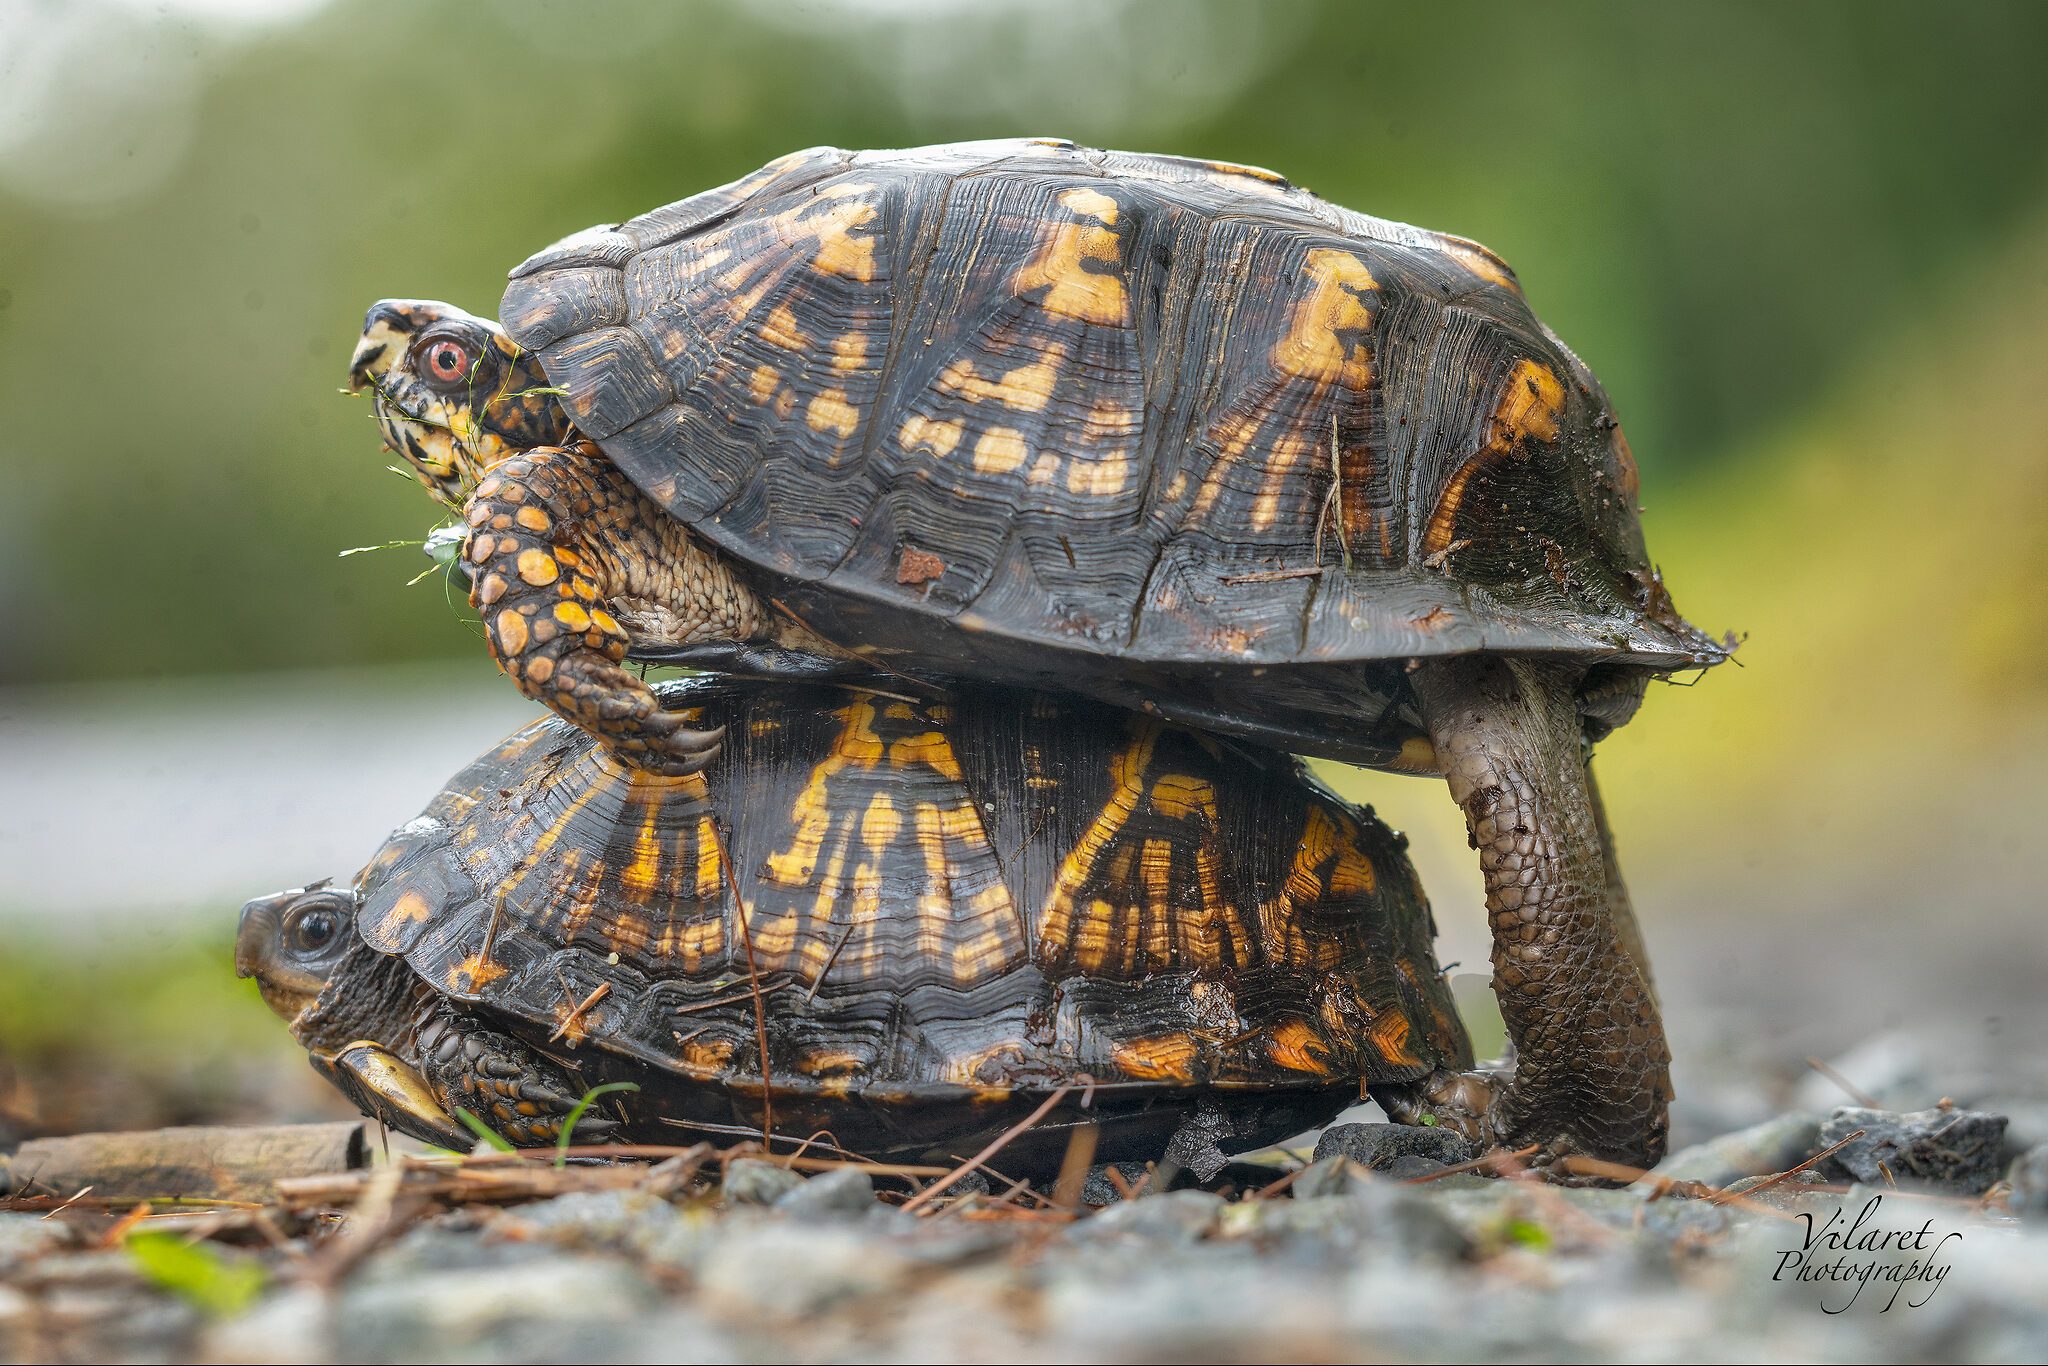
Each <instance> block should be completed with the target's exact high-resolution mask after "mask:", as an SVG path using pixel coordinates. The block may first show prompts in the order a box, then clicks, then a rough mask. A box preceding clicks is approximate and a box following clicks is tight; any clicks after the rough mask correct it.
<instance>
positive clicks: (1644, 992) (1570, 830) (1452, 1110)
mask: <svg viewBox="0 0 2048 1366" xmlns="http://www.w3.org/2000/svg"><path fill="white" fill-rule="evenodd" d="M1579 672H1580V671H1579V670H1575V669H1573V668H1571V667H1570V666H1564V665H1559V664H1555V663H1549V662H1544V661H1539V660H1530V659H1521V658H1497V657H1496V658H1477V659H1447V660H1431V661H1426V662H1423V663H1421V664H1418V665H1417V666H1416V667H1415V669H1414V670H1413V672H1412V673H1411V674H1410V681H1411V684H1412V686H1413V688H1414V691H1415V695H1416V698H1417V700H1418V701H1419V702H1420V704H1421V706H1422V711H1423V715H1424V718H1425V720H1426V721H1427V723H1428V726H1429V729H1430V732H1431V738H1432V739H1433V741H1434V742H1435V746H1436V753H1437V757H1438V761H1439V762H1440V764H1441V765H1442V767H1443V770H1444V774H1445V777H1446V778H1447V779H1448V780H1449V782H1450V787H1451V795H1452V796H1453V797H1454V798H1455V799H1456V800H1457V802H1458V805H1459V806H1460V807H1462V808H1463V809H1464V812H1465V821H1466V826H1467V829H1468V830H1469V831H1470V834H1471V839H1472V845H1473V847H1474V848H1475V849H1477V850H1478V851H1479V862H1480V867H1481V869H1482V870H1483V872H1484V873H1485V876H1486V909H1487V914H1488V917H1489V918H1490V920H1491V922H1492V927H1493V944H1494V948H1493V984H1494V991H1495V992H1496V993H1497V994H1498V995H1499V997H1500V1005H1501V1015H1502V1017H1503V1018H1504V1020H1505V1021H1506V1024H1507V1031H1508V1038H1509V1040H1510V1041H1511V1042H1512V1043H1513V1045H1514V1049H1515V1067H1514V1071H1513V1074H1512V1077H1511V1078H1508V1077H1497V1076H1488V1075H1485V1074H1476V1075H1467V1076H1462V1077H1447V1078H1444V1079H1441V1080H1440V1083H1439V1084H1438V1085H1437V1086H1436V1087H1435V1088H1434V1091H1433V1094H1432V1095H1431V1097H1430V1098H1431V1100H1432V1101H1433V1102H1434V1103H1435V1106H1436V1107H1437V1108H1436V1113H1437V1115H1438V1117H1439V1119H1443V1120H1449V1121H1451V1122H1453V1123H1457V1124H1458V1125H1459V1127H1462V1128H1465V1129H1467V1130H1468V1132H1469V1133H1470V1136H1472V1137H1475V1138H1479V1139H1483V1140H1486V1141H1489V1142H1497V1143H1501V1144H1505V1145H1507V1146H1511V1147H1521V1146H1526V1145H1527V1144H1531V1143H1536V1144H1540V1145H1542V1147H1543V1150H1544V1151H1543V1155H1542V1157H1541V1158H1539V1159H1538V1160H1539V1161H1548V1160H1552V1159H1554V1158H1556V1157H1559V1156H1562V1155H1565V1154H1568V1153H1583V1154H1586V1155H1588V1156H1592V1157H1599V1158H1604V1159H1606V1160H1609V1161H1615V1162H1623V1163H1631V1164H1635V1165H1639V1166H1645V1167H1647V1166H1650V1165H1652V1164H1653V1163H1654V1162H1655V1161H1656V1160H1657V1159H1658V1158H1659V1157H1660V1156H1661V1155H1662V1154H1663V1152H1664V1144H1665V1135H1666V1131H1667V1127H1668V1123H1669V1117H1668V1113H1667V1107H1668V1105H1669V1103H1670V1099H1671V1082H1670V1072H1669V1068H1670V1059H1671V1055H1670V1052H1669V1050H1668V1048H1667V1047H1666V1045H1665V1040H1664V1025H1663V1020H1662V1019H1661V1017H1660V1016H1659V1014H1658V1010H1657V1003H1656V997H1655V995H1654V994H1653V993H1652V991H1651V989H1650V981H1649V974H1648V970H1647V964H1645V963H1644V962H1643V961H1642V959H1641V955H1642V948H1641V943H1642V941H1641V937H1640V934H1639V933H1638V932H1637V930H1636V926H1635V918H1634V913H1633V911H1632V910H1631V909H1630V908H1629V906H1628V903H1627V900H1626V893H1625V891H1623V890H1622V884H1621V876H1620V872H1619V870H1618V869H1615V868H1612V867H1610V866H1609V865H1610V862H1611V860H1610V858H1609V856H1608V855H1609V850H1610V844H1609V842H1608V841H1607V840H1606V839H1604V838H1603V834H1604V832H1603V829H1602V826H1603V824H1604V822H1603V821H1602V820H1601V819H1600V816H1599V814H1598V807H1597V800H1598V799H1597V796H1596V794H1595V793H1594V790H1593V787H1592V782H1591V777H1590V774H1589V772H1588V770H1587V767H1586V763H1585V758H1584V754H1583V749H1582V742H1581V728H1580V719H1579V714H1578V705H1577V698H1576V691H1575V690H1576V685H1577V683H1578V673H1579Z"/></svg>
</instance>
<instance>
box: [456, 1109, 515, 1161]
mask: <svg viewBox="0 0 2048 1366" xmlns="http://www.w3.org/2000/svg"><path fill="white" fill-rule="evenodd" d="M455 1117H456V1118H457V1119H459V1120H461V1121H462V1126H463V1127H464V1128H465V1129H468V1130H469V1131H470V1132H471V1133H473V1134H475V1135H476V1136H477V1141H478V1142H480V1143H482V1144H483V1145H484V1146H485V1147H487V1148H492V1149H495V1150H497V1151H498V1152H501V1153H509V1152H515V1151H517V1149H515V1148H514V1147H513V1146H512V1145H511V1144H510V1143H507V1142H506V1141H505V1140H504V1139H502V1138H500V1137H498V1135H497V1131H496V1130H494V1129H492V1128H491V1126H490V1125H488V1124H486V1123H484V1122H483V1121H482V1120H480V1119H478V1118H477V1117H476V1116H475V1115H473V1114H471V1113H470V1112H469V1111H467V1110H465V1109H463V1108H462V1107H461V1106H459V1105H458V1106H456V1107H455Z"/></svg>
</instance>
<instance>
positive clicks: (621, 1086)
mask: <svg viewBox="0 0 2048 1366" xmlns="http://www.w3.org/2000/svg"><path fill="white" fill-rule="evenodd" d="M639 1089H640V1084H639V1083H638V1082H632V1081H608V1082H606V1083H605V1084H604V1085H602V1086H593V1087H591V1088H590V1089H589V1090H588V1091H585V1092H584V1093H583V1099H581V1100H579V1101H577V1102H576V1108H575V1109H573V1110H571V1111H570V1112H569V1117H568V1118H567V1119H565V1120H563V1121H562V1133H561V1136H560V1137H559V1138H557V1139H556V1140H555V1165H556V1166H557V1167H566V1166H568V1165H569V1147H570V1141H571V1140H572V1139H574V1138H575V1136H576V1121H577V1120H579V1119H582V1118H583V1112H584V1111H585V1110H588V1109H589V1108H590V1102H592V1101H594V1100H596V1099H597V1098H598V1097H599V1096H602V1095H608V1094H609V1093H611V1092H613V1091H638V1090H639Z"/></svg>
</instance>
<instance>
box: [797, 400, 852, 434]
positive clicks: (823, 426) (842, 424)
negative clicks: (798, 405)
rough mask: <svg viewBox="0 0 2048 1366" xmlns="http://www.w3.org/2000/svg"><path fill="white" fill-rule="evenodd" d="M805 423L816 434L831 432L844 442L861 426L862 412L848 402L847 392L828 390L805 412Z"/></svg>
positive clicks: (813, 401)
mask: <svg viewBox="0 0 2048 1366" xmlns="http://www.w3.org/2000/svg"><path fill="white" fill-rule="evenodd" d="M804 422H805V423H806V424H807V425H808V426H809V427H810V429H811V430H812V431H814V432H830V433H831V434H832V435H834V436H836V437H838V438H839V439H840V440H842V441H844V440H845V439H846V438H847V437H849V436H852V435H853V433H854V429H855V428H857V427H859V426H860V410H859V409H857V408H855V407H854V406H853V405H852V404H851V403H848V402H847V401H846V391H845V390H843V389H827V390H826V391H825V392H824V393H822V394H819V395H818V396H817V397H816V398H814V399H812V400H811V406H810V407H808V408H806V409H805V410H804Z"/></svg>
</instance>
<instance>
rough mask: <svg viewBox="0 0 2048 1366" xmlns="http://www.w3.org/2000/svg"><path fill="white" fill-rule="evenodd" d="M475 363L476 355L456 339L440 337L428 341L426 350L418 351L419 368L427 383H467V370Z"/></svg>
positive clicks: (442, 384)
mask: <svg viewBox="0 0 2048 1366" xmlns="http://www.w3.org/2000/svg"><path fill="white" fill-rule="evenodd" d="M475 365H476V355H475V353H474V352H472V351H471V350H470V349H469V348H468V347H466V346H464V345H463V344H462V343H461V342H458V341H449V340H447V339H445V338H444V339H442V340H440V341H435V342H428V343H427V348H426V350H424V351H422V352H421V353H420V369H421V370H422V371H423V372H424V373H425V375H426V377H427V380H428V382H429V383H432V384H435V385H439V386H444V387H450V388H452V387H454V386H456V385H459V384H464V383H467V382H468V380H469V372H470V370H471V369H472V368H474V367H475Z"/></svg>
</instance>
